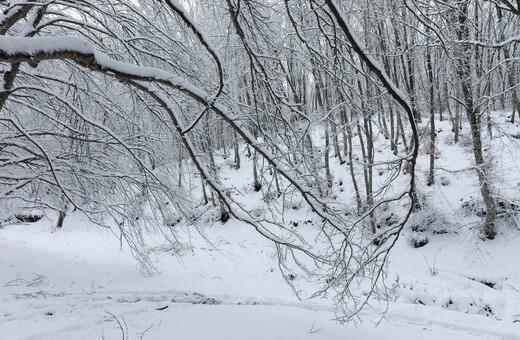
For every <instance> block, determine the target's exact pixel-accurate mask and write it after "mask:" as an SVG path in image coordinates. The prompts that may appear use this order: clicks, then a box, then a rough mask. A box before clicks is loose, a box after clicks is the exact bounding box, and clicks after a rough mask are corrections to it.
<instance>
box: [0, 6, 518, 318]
mask: <svg viewBox="0 0 520 340" xmlns="http://www.w3.org/2000/svg"><path fill="white" fill-rule="evenodd" d="M0 10H1V13H0V69H1V73H2V76H1V79H0V207H1V208H0V220H1V221H2V225H4V224H8V223H11V222H13V221H15V220H17V221H18V222H20V221H21V222H29V221H30V220H31V219H38V215H41V214H42V212H54V213H55V215H53V216H56V218H55V219H54V220H53V222H52V223H53V228H56V229H60V228H61V229H66V228H67V227H68V219H69V217H70V216H71V215H73V214H76V213H79V212H81V213H82V214H84V215H85V216H87V218H88V220H89V221H90V222H93V223H95V224H97V225H99V226H100V227H101V228H106V229H108V230H111V232H112V233H113V234H114V235H115V237H117V238H118V240H119V241H118V242H119V243H120V246H121V247H128V249H130V250H131V252H132V255H133V256H134V258H135V259H136V261H137V262H138V263H139V264H140V268H141V271H142V273H143V274H145V275H154V273H155V272H156V268H155V266H154V262H153V260H152V259H151V256H150V254H151V253H150V251H149V250H150V245H149V243H148V241H147V239H148V238H149V235H155V236H156V235H161V238H162V239H163V240H166V241H167V242H168V244H169V245H170V247H171V248H170V249H175V250H176V251H177V252H181V251H182V249H185V248H186V247H188V245H187V243H186V241H185V237H184V236H185V232H186V230H191V232H192V233H197V232H200V233H201V234H204V228H205V227H206V226H207V225H209V224H212V225H213V224H218V225H225V224H226V223H230V222H231V221H239V222H240V223H241V224H242V225H243V228H250V229H252V230H254V231H255V232H256V233H257V234H258V235H259V237H261V238H263V239H266V240H268V241H269V242H270V243H271V244H272V245H273V246H274V248H275V250H276V254H277V262H278V270H279V272H280V273H281V275H282V277H283V278H284V280H285V281H286V283H287V284H288V285H289V286H291V287H292V289H293V291H294V293H296V294H298V293H299V292H300V288H299V287H298V282H297V281H298V280H294V278H295V277H301V276H306V277H308V278H309V280H310V281H312V282H314V286H313V287H314V293H313V295H312V296H313V297H323V296H332V298H333V300H334V303H335V305H336V307H337V308H338V310H339V313H338V320H340V321H348V320H350V319H352V318H353V317H354V316H356V315H357V314H358V313H360V311H361V310H363V308H365V307H367V304H368V303H369V301H370V299H371V298H373V297H374V296H377V297H380V298H382V299H383V300H385V299H388V295H387V293H388V285H387V282H386V279H387V276H386V274H385V273H386V264H387V261H388V258H389V256H390V254H391V253H392V250H393V248H394V246H395V244H396V243H397V242H398V240H399V239H400V236H402V235H403V232H404V231H406V230H409V229H410V228H413V231H414V232H421V231H424V230H427V229H428V228H430V226H432V225H442V224H447V222H446V221H450V222H453V220H454V219H455V220H456V219H457V217H453V216H449V215H448V216H447V217H445V219H444V220H442V218H441V217H439V216H441V215H442V214H443V211H442V209H441V208H440V207H439V206H438V205H436V202H435V200H434V199H432V198H431V196H430V195H428V194H426V193H427V192H429V190H434V189H433V188H437V187H440V188H442V187H448V186H449V185H450V184H449V183H448V182H449V181H448V180H447V179H446V176H445V175H446V174H447V173H448V174H451V175H453V174H454V173H457V172H462V171H463V173H464V176H465V178H467V180H468V182H467V183H468V184H467V185H468V186H473V187H474V188H475V191H474V192H475V195H474V197H472V199H469V198H468V199H464V201H462V202H459V203H460V207H461V209H463V210H464V211H466V215H465V218H466V220H465V222H464V226H463V227H462V228H463V229H464V228H466V229H468V230H469V229H470V228H471V229H472V230H476V231H477V233H478V237H479V239H480V240H481V241H482V242H483V243H484V244H489V242H494V241H492V240H493V239H495V238H496V237H497V235H499V234H501V233H504V232H505V231H504V230H505V229H504V227H503V226H504V223H506V222H505V221H506V220H507V223H508V225H513V229H515V228H516V229H517V230H518V227H517V226H516V215H517V212H518V211H519V210H520V201H518V200H517V197H516V195H517V192H518V185H519V184H518V183H516V182H515V183H513V182H508V181H505V180H504V178H503V177H501V176H502V175H501V170H503V168H501V166H499V165H497V163H496V162H495V161H496V157H495V154H493V153H491V152H490V150H491V147H490V145H491V143H498V145H508V148H511V149H512V150H513V151H511V152H510V155H511V156H508V157H509V158H508V160H509V161H510V162H511V163H512V164H513V165H511V168H512V169H513V170H512V173H518V171H519V170H520V169H519V168H518V165H517V164H516V160H515V157H518V155H519V154H520V153H519V152H520V150H519V149H518V147H519V145H518V139H519V138H520V130H519V131H516V130H515V129H509V128H508V127H513V128H515V127H516V126H517V125H516V124H518V120H519V119H520V117H519V115H520V98H519V95H520V93H519V92H520V1H518V0H517V1H515V0H474V1H470V0H380V1H369V0H146V1H134V0H132V1H121V0H102V1H101V0H8V1H0ZM439 126H441V127H443V129H444V131H443V130H442V129H441V128H440V127H439ZM446 129H447V130H449V131H446ZM441 133H442V136H443V137H442V139H439V138H438V136H440V135H441ZM444 145H449V146H450V147H457V146H460V147H464V148H466V149H465V150H467V153H465V155H464V159H467V160H468V161H469V166H468V167H466V168H464V169H462V170H461V169H446V168H445V167H444V166H439V165H438V162H439V160H440V159H441V160H442V157H443V156H444V155H446V154H447V152H448V151H446V150H445V149H444ZM421 157H422V158H421ZM419 159H422V160H423V163H421V164H422V165H421V167H420V169H419V168H418V167H419V166H418V163H419ZM239 174H240V175H239ZM239 177H240V178H248V180H247V183H245V184H244V186H242V184H240V185H239V184H238V183H239V181H238V179H239ZM235 179H236V180H235ZM504 182H507V183H506V185H504ZM240 183H241V182H240ZM468 216H469V217H468ZM39 217H41V216H39ZM439 221H440V222H439ZM467 221H469V222H467ZM454 223H456V222H454ZM436 232H438V233H444V232H450V230H436ZM422 242H427V240H426V239H425V238H424V237H422V238H421V237H420V236H419V237H415V238H414V239H413V240H412V243H413V245H414V246H418V247H420V246H422V245H423V244H421V243H422ZM359 287H362V290H360V289H361V288H359Z"/></svg>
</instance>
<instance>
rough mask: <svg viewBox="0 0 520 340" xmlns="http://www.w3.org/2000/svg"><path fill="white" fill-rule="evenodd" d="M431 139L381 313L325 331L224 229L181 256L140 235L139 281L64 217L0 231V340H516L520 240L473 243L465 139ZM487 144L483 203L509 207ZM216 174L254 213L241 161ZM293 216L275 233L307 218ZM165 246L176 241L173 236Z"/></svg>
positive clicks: (126, 261) (90, 233) (266, 254)
mask: <svg viewBox="0 0 520 340" xmlns="http://www.w3.org/2000/svg"><path fill="white" fill-rule="evenodd" d="M505 115H506V114H505V113H498V114H497V115H496V116H497V117H498V118H497V122H496V123H497V126H500V127H502V128H503V130H501V131H502V132H501V133H502V134H503V137H504V136H506V134H512V133H514V131H515V129H517V127H515V126H507V125H504V124H502V121H503V120H505ZM437 129H438V148H439V158H438V159H437V165H438V170H437V173H436V175H437V183H436V184H435V185H434V186H431V187H426V186H424V185H423V184H424V182H425V181H426V178H427V171H428V155H427V154H426V153H425V152H424V150H423V151H421V152H420V156H419V162H418V180H419V183H418V189H419V194H420V195H421V196H422V197H423V198H424V197H426V198H428V200H429V202H432V203H433V204H432V207H430V208H428V209H423V210H422V211H421V212H419V213H416V214H414V215H412V219H411V221H410V223H411V224H414V225H417V226H418V227H417V228H416V230H412V229H411V226H410V227H408V228H406V229H404V230H403V235H402V237H400V238H399V240H398V241H397V243H396V245H395V247H394V249H393V250H392V252H391V255H390V259H389V267H388V272H387V279H386V284H387V286H388V287H389V294H390V295H389V298H390V301H389V303H388V305H387V304H386V303H385V302H379V301H377V300H376V299H373V300H371V301H370V305H369V306H368V307H367V308H366V309H364V310H363V311H362V312H361V313H360V315H359V319H358V320H357V322H356V323H349V324H340V323H338V322H337V321H335V318H336V316H337V315H336V314H335V312H336V310H335V307H334V305H333V303H332V301H331V299H329V298H320V299H308V297H309V296H310V294H311V293H312V289H313V288H315V287H313V286H312V285H313V284H312V282H305V280H304V279H303V278H301V277H296V278H295V282H298V284H299V286H300V287H304V289H305V291H303V292H300V293H301V296H302V298H303V299H302V300H299V299H298V298H296V297H295V295H294V294H293V292H292V290H291V288H290V287H289V286H288V285H287V283H286V282H285V280H284V278H283V277H282V275H281V274H280V272H279V269H278V262H277V254H276V251H275V248H274V246H273V244H272V243H270V242H269V241H267V240H266V239H264V238H262V237H261V236H260V235H258V233H257V232H256V231H255V230H253V229H252V228H251V227H250V226H248V225H246V224H244V223H240V222H238V221H236V220H233V219H232V220H230V221H228V222H227V223H226V224H221V223H220V222H216V223H208V224H205V225H203V226H202V227H201V228H202V231H203V232H204V237H203V236H201V235H200V234H198V233H197V232H195V231H194V230H190V237H189V239H188V238H186V240H187V243H189V244H190V246H191V248H190V249H188V250H187V251H185V252H179V253H176V251H174V250H171V249H169V248H168V245H166V244H164V241H162V239H160V238H158V237H157V236H156V235H149V237H150V239H151V241H152V243H151V244H153V245H154V247H152V248H150V250H151V251H152V258H153V259H154V261H155V264H156V266H157V269H158V271H159V273H158V274H157V275H154V276H150V277H146V276H143V275H141V273H140V271H139V266H138V264H137V263H136V262H135V260H134V258H133V257H132V255H131V252H130V251H129V249H128V247H127V246H126V245H123V247H122V249H121V248H120V244H119V239H118V237H117V236H118V235H117V234H116V235H115V234H114V233H113V232H112V231H111V230H110V229H107V228H100V227H98V226H95V225H93V224H91V222H89V221H88V219H87V218H86V217H84V216H82V215H81V214H80V213H71V214H69V216H68V217H67V218H66V220H65V227H64V228H63V229H60V230H57V229H55V228H53V226H54V225H55V223H54V221H55V220H56V216H55V214H53V213H50V212H46V215H45V216H44V217H43V218H42V219H41V220H40V221H38V222H35V223H16V224H11V225H4V227H3V228H2V229H0V334H2V338H3V339H13V340H17V339H58V340H60V339H103V338H104V339H121V338H126V337H127V338H128V339H140V338H141V336H142V339H146V340H149V339H150V340H153V339H169V338H173V339H212V340H220V339H222V340H230V339H262V340H264V339H316V340H322V339H323V340H335V339H338V340H339V339H368V340H373V339H382V338H385V339H448V340H449V339H507V340H516V339H520V273H519V272H520V253H519V252H518V244H519V242H520V230H519V229H518V227H517V226H516V225H515V224H514V223H505V219H504V220H500V221H499V223H498V224H497V228H498V230H497V231H498V235H497V237H496V239H495V240H493V241H483V240H482V239H481V238H480V236H481V234H480V230H479V228H478V224H476V221H477V219H476V217H475V215H474V214H473V213H471V212H470V211H467V210H465V209H464V208H462V203H463V202H464V201H467V200H470V198H472V199H474V198H476V197H478V187H477V186H476V185H475V179H474V177H473V176H476V175H475V174H474V172H473V170H472V162H471V157H470V156H469V155H470V154H471V150H470V149H469V146H465V143H464V138H466V137H465V135H464V133H463V135H462V139H461V142H460V143H459V144H455V145H454V144H453V143H452V142H451V140H450V138H449V136H450V135H451V129H450V125H449V123H448V122H437ZM377 142H378V143H379V144H377V145H376V149H378V148H384V147H386V146H385V145H384V143H386V142H385V141H384V139H383V138H380V139H378V141H377ZM487 143H488V144H486V145H489V146H490V147H489V149H488V151H487V152H488V156H490V159H492V160H493V162H495V163H493V169H494V171H496V173H498V174H500V176H498V178H497V179H495V180H494V183H493V184H494V187H495V189H496V190H499V191H500V193H501V194H502V195H504V196H505V197H508V198H510V199H512V198H515V195H517V192H518V190H517V186H518V184H517V183H518V182H520V180H519V178H518V172H517V171H510V170H511V169H516V166H515V150H516V149H515V148H516V146H515V140H514V139H507V138H505V137H504V138H502V139H498V138H496V139H493V140H491V141H489V140H488V141H487ZM218 161H219V164H220V166H221V169H222V170H223V171H224V174H223V176H222V180H223V184H222V185H223V186H227V187H230V188H234V189H233V195H234V198H236V199H238V196H239V195H241V197H240V200H241V202H245V203H247V204H248V205H247V206H245V208H248V209H249V208H251V209H261V208H262V206H261V200H262V195H261V193H256V192H254V191H253V190H251V189H250V188H249V189H248V187H250V186H251V184H250V183H251V178H250V177H251V175H252V172H251V169H250V162H251V161H250V160H248V159H247V158H245V157H244V159H243V162H242V168H241V169H239V170H235V169H233V168H231V167H227V165H228V164H227V163H226V162H227V161H226V160H224V159H222V158H218ZM227 168H229V169H227ZM333 171H334V174H335V175H336V177H337V178H335V180H336V181H338V180H339V179H340V178H341V175H340V174H341V171H345V169H344V168H342V165H339V164H338V163H337V162H334V164H333ZM441 178H443V180H441ZM231 181H232V182H233V183H232V184H231V183H230V182H231ZM443 183H444V184H443ZM336 185H337V184H336ZM338 194H339V193H338ZM343 194H344V195H352V193H351V192H349V191H348V190H346V191H345V193H343ZM294 206H295V207H296V208H297V209H289V211H288V212H287V216H286V218H287V220H288V221H291V220H292V221H297V220H298V219H299V220H298V221H301V220H305V219H309V218H311V215H310V213H309V212H308V211H306V210H304V208H303V207H302V206H298V204H297V202H294ZM428 221H433V222H428ZM422 227H424V230H423V229H421V228H422ZM298 230H302V231H304V230H305V229H304V228H301V226H300V229H298ZM178 233H179V234H180V235H183V236H185V237H187V236H186V235H185V229H182V228H181V227H179V229H178ZM414 235H423V236H426V237H427V238H428V240H429V242H428V244H427V245H425V246H424V247H421V248H417V249H416V248H413V247H412V246H411V245H410V239H411V238H413V237H414ZM206 238H207V239H208V240H209V241H210V242H211V244H210V243H208V242H207V241H206ZM161 242H162V243H161ZM307 289H308V290H307ZM385 312H386V313H385ZM120 325H121V326H120ZM376 326H377V327H376Z"/></svg>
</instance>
